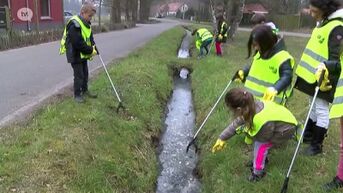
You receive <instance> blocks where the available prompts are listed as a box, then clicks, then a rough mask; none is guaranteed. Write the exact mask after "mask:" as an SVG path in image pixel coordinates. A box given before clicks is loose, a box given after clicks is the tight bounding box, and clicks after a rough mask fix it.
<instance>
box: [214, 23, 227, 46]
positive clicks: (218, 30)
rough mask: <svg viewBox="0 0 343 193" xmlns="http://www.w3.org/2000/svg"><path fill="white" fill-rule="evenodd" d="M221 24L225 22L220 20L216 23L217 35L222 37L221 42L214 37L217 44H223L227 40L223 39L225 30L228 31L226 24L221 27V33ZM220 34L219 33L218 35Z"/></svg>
mask: <svg viewBox="0 0 343 193" xmlns="http://www.w3.org/2000/svg"><path fill="white" fill-rule="evenodd" d="M223 22H225V21H224V20H221V21H219V22H218V25H217V32H218V35H219V34H221V35H222V36H223V38H222V39H221V40H219V39H218V36H216V41H217V42H223V43H225V42H226V40H227V37H225V34H226V33H227V30H228V26H227V23H226V22H225V25H224V26H223V31H222V32H221V29H222V24H223ZM220 32H221V33H220Z"/></svg>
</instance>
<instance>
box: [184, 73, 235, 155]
mask: <svg viewBox="0 0 343 193" xmlns="http://www.w3.org/2000/svg"><path fill="white" fill-rule="evenodd" d="M234 78H235V76H234ZM234 78H232V79H231V80H230V81H229V83H228V84H227V85H226V87H225V88H224V90H223V92H222V93H221V94H220V96H219V97H218V99H217V101H216V103H215V104H214V105H213V107H212V108H211V110H210V112H209V113H208V114H207V116H206V118H205V119H204V121H203V122H202V123H201V125H200V127H199V129H198V130H197V132H196V133H195V135H194V136H193V139H192V141H190V142H189V143H188V145H187V149H186V152H188V150H189V148H190V146H191V145H194V147H195V151H197V150H198V148H197V146H196V145H195V140H196V138H197V136H198V134H199V132H200V130H201V129H202V128H203V127H204V125H205V123H206V122H207V119H208V118H209V117H210V115H211V114H212V112H213V110H214V109H215V108H216V107H217V105H218V103H219V101H220V99H221V98H222V97H223V95H224V94H225V92H226V90H227V89H228V88H229V86H230V85H231V83H232V81H233V79H234Z"/></svg>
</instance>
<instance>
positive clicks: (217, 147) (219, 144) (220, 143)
mask: <svg viewBox="0 0 343 193" xmlns="http://www.w3.org/2000/svg"><path fill="white" fill-rule="evenodd" d="M224 146H225V141H223V140H221V139H217V141H216V143H215V144H214V146H213V147H212V153H215V152H216V151H220V150H222V149H223V148H224Z"/></svg>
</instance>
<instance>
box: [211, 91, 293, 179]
mask: <svg viewBox="0 0 343 193" xmlns="http://www.w3.org/2000/svg"><path fill="white" fill-rule="evenodd" d="M225 103H226V106H227V107H228V108H229V109H230V110H231V111H232V112H233V114H234V115H235V117H236V118H235V119H234V120H233V121H232V123H231V124H230V125H229V126H228V127H227V128H226V129H225V130H224V131H223V132H222V133H221V134H220V136H219V138H218V139H217V141H216V143H215V145H214V146H213V147H212V152H213V153H214V152H216V151H219V150H221V149H223V147H224V145H225V141H226V140H228V139H229V138H231V137H232V136H233V135H235V134H236V129H237V128H239V127H241V126H243V125H245V129H244V132H245V133H246V134H247V137H249V138H251V139H252V140H253V143H254V159H253V168H252V172H251V175H250V176H249V178H248V180H249V181H252V182H254V181H258V180H260V179H261V178H262V177H264V175H265V171H264V166H265V161H266V157H267V154H268V150H269V149H270V148H271V147H272V146H273V145H276V144H281V143H283V142H285V141H287V140H289V139H291V138H292V136H293V135H294V133H295V129H296V126H297V120H296V119H295V117H294V116H293V114H292V113H291V112H290V111H289V110H288V109H286V108H285V107H284V106H281V105H279V104H276V103H273V102H270V101H263V102H262V101H259V100H254V97H253V95H252V94H251V93H249V92H247V91H245V90H244V89H242V88H234V89H231V90H230V91H229V92H228V93H227V94H226V96H225Z"/></svg>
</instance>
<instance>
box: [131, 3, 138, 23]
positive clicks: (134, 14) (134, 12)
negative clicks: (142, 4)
mask: <svg viewBox="0 0 343 193" xmlns="http://www.w3.org/2000/svg"><path fill="white" fill-rule="evenodd" d="M131 6H132V8H131V10H132V21H133V22H134V23H136V22H137V11H138V0H133V2H132V4H131Z"/></svg>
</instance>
